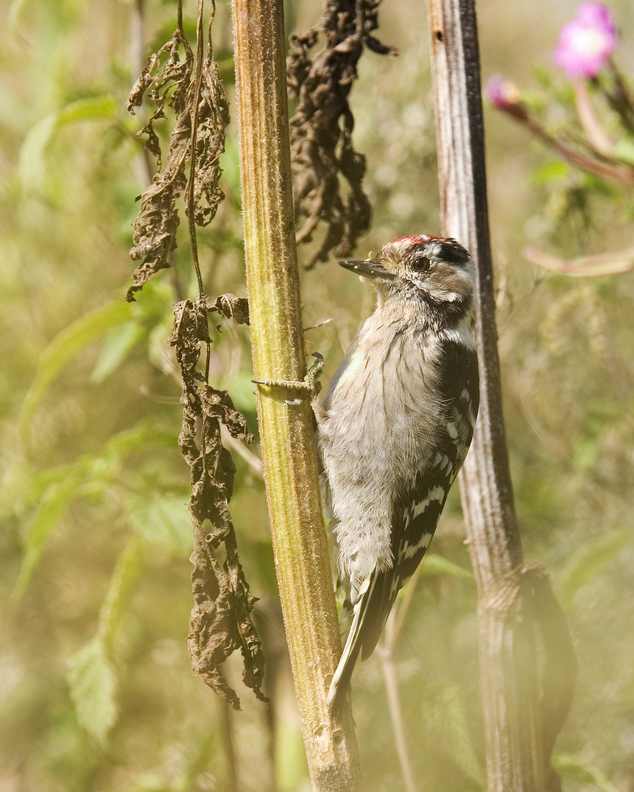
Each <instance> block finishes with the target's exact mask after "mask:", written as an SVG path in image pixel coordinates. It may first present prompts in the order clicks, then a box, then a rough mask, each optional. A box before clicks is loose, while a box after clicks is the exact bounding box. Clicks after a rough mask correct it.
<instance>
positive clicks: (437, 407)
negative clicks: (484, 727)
mask: <svg viewBox="0 0 634 792" xmlns="http://www.w3.org/2000/svg"><path fill="white" fill-rule="evenodd" d="M339 263H340V264H341V266H342V267H345V268H346V269H348V270H351V271H352V272H355V273H357V274H358V275H361V276H363V278H365V279H367V280H369V281H370V283H371V284H372V286H373V287H374V289H375V291H376V295H377V305H376V310H375V311H374V313H373V314H372V315H371V316H370V317H369V319H367V321H366V322H365V323H364V324H363V326H362V327H361V329H360V330H359V332H358V334H357V336H356V338H355V339H354V341H353V342H352V344H351V345H350V347H349V349H348V350H347V352H346V354H345V357H344V359H343V361H342V362H341V364H340V366H339V368H338V369H337V371H336V373H335V375H334V377H333V379H332V381H331V383H330V385H329V387H328V389H327V391H326V394H325V397H324V400H323V403H322V405H318V404H315V405H314V408H315V415H316V419H317V438H318V447H319V452H320V458H321V464H322V468H323V473H322V488H323V491H324V500H325V507H326V510H327V512H328V514H329V516H330V518H331V521H330V530H331V533H332V537H333V539H334V547H335V557H336V566H337V570H336V572H337V574H338V577H339V581H340V583H341V585H342V586H343V588H344V591H345V593H346V597H347V599H346V602H345V603H344V605H345V606H346V607H347V608H348V609H349V610H350V611H351V613H350V615H351V617H352V623H351V627H350V631H349V633H348V636H347V639H346V642H345V646H344V649H343V653H342V656H341V660H340V662H339V665H338V667H337V670H336V672H335V674H334V678H333V681H332V684H331V686H330V691H329V694H328V701H329V704H330V707H331V710H332V712H333V713H336V712H338V711H339V710H340V707H341V704H342V703H343V701H344V699H345V696H346V691H347V689H348V687H349V683H350V678H351V675H352V671H353V668H354V665H355V663H356V661H357V658H358V656H359V654H360V653H361V657H362V659H364V660H365V659H366V658H367V657H369V656H370V654H371V653H372V652H373V650H374V648H375V646H376V644H377V642H378V640H379V637H380V635H381V632H382V630H383V627H384V626H385V622H386V620H387V617H388V615H389V613H390V610H391V608H392V606H393V604H394V600H395V599H396V595H397V593H398V591H399V590H400V588H401V587H402V586H403V585H404V584H405V582H406V581H407V580H408V579H409V578H410V576H411V575H412V574H413V572H414V570H415V569H416V567H417V566H418V565H419V563H420V562H421V560H422V558H423V556H424V554H425V551H426V550H427V548H428V547H429V543H430V542H431V539H432V536H433V534H434V531H435V530H436V525H437V523H438V519H439V517H440V514H441V512H442V509H443V507H444V505H445V500H446V498H447V493H448V492H449V489H450V487H451V485H452V483H453V481H454V479H455V478H456V476H457V474H458V471H459V470H460V467H461V465H462V463H463V462H464V459H465V456H466V454H467V451H468V449H469V445H470V443H471V438H472V436H473V428H474V425H475V420H476V416H477V412H478V403H479V390H478V361H477V357H476V351H475V346H474V341H473V308H474V267H473V264H472V262H471V260H470V256H469V254H468V253H467V251H466V250H465V249H464V248H463V247H462V246H461V245H460V244H458V242H456V241H455V240H454V239H442V238H439V237H433V236H427V235H421V236H408V237H400V238H399V239H395V240H394V241H393V242H390V243H389V244H387V245H385V247H383V248H382V249H381V251H380V252H379V254H378V255H377V256H376V257H374V258H370V259H368V260H366V261H341V262H339Z"/></svg>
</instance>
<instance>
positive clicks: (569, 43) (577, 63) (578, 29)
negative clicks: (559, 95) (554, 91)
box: [553, 2, 617, 80]
mask: <svg viewBox="0 0 634 792" xmlns="http://www.w3.org/2000/svg"><path fill="white" fill-rule="evenodd" d="M616 44H617V36H616V28H615V26H614V18H613V16H612V11H611V10H610V9H609V8H608V7H607V6H604V5H603V4H602V3H593V2H588V3H582V4H581V5H580V6H579V8H578V9H577V16H576V17H575V18H574V19H573V20H571V21H570V22H566V24H565V25H564V26H563V27H562V29H561V31H560V32H559V41H558V42H557V48H556V49H555V52H554V53H553V61H554V63H555V66H558V67H559V68H560V69H561V70H562V71H563V72H564V74H565V75H566V77H568V78H569V79H571V80H572V79H575V78H577V77H596V76H597V74H598V73H599V72H600V71H601V69H602V68H603V67H604V65H605V62H606V61H607V59H608V58H609V57H610V55H611V54H612V53H613V52H614V50H615V49H616Z"/></svg>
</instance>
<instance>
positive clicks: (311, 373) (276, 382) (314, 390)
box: [251, 352, 324, 405]
mask: <svg viewBox="0 0 634 792" xmlns="http://www.w3.org/2000/svg"><path fill="white" fill-rule="evenodd" d="M313 357H314V358H315V362H314V363H313V364H312V366H310V367H309V369H308V371H307V372H306V376H305V377H304V379H303V380H282V379H253V380H251V382H253V383H255V384H256V385H263V386H265V387H267V388H282V389H284V390H291V391H300V392H302V393H309V394H310V396H311V398H313V399H315V398H316V397H317V396H318V395H319V392H320V390H321V382H319V375H320V374H321V371H322V369H323V367H324V356H323V355H322V354H321V353H320V352H313ZM301 401H302V400H301V399H285V402H286V404H289V405H297V404H301Z"/></svg>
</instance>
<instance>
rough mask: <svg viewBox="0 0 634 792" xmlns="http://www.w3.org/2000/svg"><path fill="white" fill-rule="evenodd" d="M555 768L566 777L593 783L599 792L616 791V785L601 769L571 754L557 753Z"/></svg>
mask: <svg viewBox="0 0 634 792" xmlns="http://www.w3.org/2000/svg"><path fill="white" fill-rule="evenodd" d="M552 764H553V768H554V770H555V771H556V772H557V773H559V775H560V776H563V777H564V778H570V779H572V780H573V781H579V782H581V783H582V784H592V786H593V787H594V788H595V789H598V790H599V792H616V787H615V786H614V784H612V783H611V782H610V780H609V779H608V778H607V777H606V776H605V774H604V773H603V772H601V770H599V769H598V768H597V767H593V766H592V765H590V764H588V763H587V762H585V761H583V760H582V759H579V758H578V757H577V756H572V755H571V754H556V755H555V756H554V757H553V761H552Z"/></svg>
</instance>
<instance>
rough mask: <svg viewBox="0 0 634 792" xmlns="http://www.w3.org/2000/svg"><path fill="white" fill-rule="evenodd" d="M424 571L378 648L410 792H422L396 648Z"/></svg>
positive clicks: (395, 610) (409, 587) (407, 592)
mask: <svg viewBox="0 0 634 792" xmlns="http://www.w3.org/2000/svg"><path fill="white" fill-rule="evenodd" d="M420 570H421V567H420V566H419V567H418V568H417V569H416V571H415V572H414V574H413V575H412V577H411V579H410V581H409V583H408V584H407V587H406V588H405V596H404V597H403V599H402V600H401V604H400V606H399V607H398V608H393V609H392V612H391V613H390V615H389V617H388V620H387V624H386V625H385V633H384V636H383V640H382V641H381V643H380V644H379V646H378V649H377V651H378V654H379V657H380V658H381V670H382V671H383V682H384V684H385V693H386V695H387V701H388V706H389V709H390V720H391V721H392V731H393V732H394V742H395V743H396V753H397V755H398V761H399V764H400V766H401V772H402V774H403V781H404V782H405V787H406V789H407V791H408V792H416V790H417V789H418V787H417V785H416V781H415V779H414V773H413V771H412V765H411V762H410V760H409V752H408V750H407V736H406V732H405V725H404V723H403V712H402V710H401V701H400V698H399V694H398V681H397V679H396V669H395V667H394V647H395V646H396V642H397V640H398V636H399V634H400V632H401V629H402V627H403V622H404V621H405V616H406V614H407V611H408V610H409V606H410V605H411V603H412V599H413V597H414V592H415V590H416V584H417V583H418V579H419V577H420Z"/></svg>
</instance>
